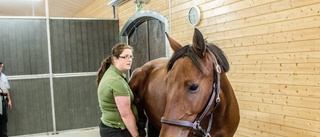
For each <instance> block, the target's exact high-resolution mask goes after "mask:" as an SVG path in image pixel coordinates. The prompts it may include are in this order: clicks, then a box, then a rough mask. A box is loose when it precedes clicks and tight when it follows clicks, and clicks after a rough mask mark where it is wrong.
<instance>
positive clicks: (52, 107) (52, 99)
mask: <svg viewBox="0 0 320 137" xmlns="http://www.w3.org/2000/svg"><path fill="white" fill-rule="evenodd" d="M48 2H49V0H45V5H46V26H47V40H48V59H49V79H50V94H51V109H52V124H53V133H52V134H56V133H57V129H56V115H55V107H54V94H53V74H52V59H51V40H50V26H49V25H50V23H49V21H50V19H49V3H48Z"/></svg>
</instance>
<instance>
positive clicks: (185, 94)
mask: <svg viewBox="0 0 320 137" xmlns="http://www.w3.org/2000/svg"><path fill="white" fill-rule="evenodd" d="M167 38H168V40H169V43H170V46H171V48H172V49H173V50H174V54H173V56H172V58H171V59H170V60H169V63H168V66H167V75H166V77H165V83H166V86H167V87H166V88H167V92H166V107H165V113H164V116H163V118H162V119H161V121H162V127H161V132H160V136H166V137H168V136H187V135H188V133H189V130H190V129H191V128H194V129H196V128H198V127H197V126H199V125H197V123H195V121H197V120H200V121H201V120H202V118H203V117H204V115H208V114H209V113H210V112H212V111H213V108H214V105H215V104H216V103H215V101H211V102H210V101H209V100H215V99H216V98H218V95H219V89H220V88H219V86H220V82H219V73H220V68H219V64H220V65H221V66H222V71H224V72H226V71H228V69H229V64H228V62H227V60H226V57H225V56H224V54H223V52H222V51H221V50H220V49H219V48H218V47H217V46H215V45H213V44H210V43H207V42H206V41H205V39H204V38H203V35H202V34H201V32H200V31H199V30H198V29H195V32H194V36H193V41H192V45H186V46H181V45H180V44H179V43H178V42H176V41H175V40H173V39H172V38H170V37H169V36H168V35H167ZM213 85H215V86H216V87H217V86H218V88H217V90H216V89H215V88H213V87H214V86H213ZM215 91H218V92H215ZM212 97H213V98H212ZM207 104H212V105H210V106H209V107H207V106H208V105H207ZM202 113H204V114H202ZM201 117H202V118H201ZM200 121H199V122H200ZM200 130H201V129H200Z"/></svg>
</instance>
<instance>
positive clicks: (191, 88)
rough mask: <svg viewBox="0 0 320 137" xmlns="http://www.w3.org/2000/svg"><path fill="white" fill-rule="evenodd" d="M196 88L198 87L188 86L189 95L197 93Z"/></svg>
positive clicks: (195, 85)
mask: <svg viewBox="0 0 320 137" xmlns="http://www.w3.org/2000/svg"><path fill="white" fill-rule="evenodd" d="M198 87H199V85H197V84H192V85H190V86H189V92H190V93H195V92H196V91H197V89H198Z"/></svg>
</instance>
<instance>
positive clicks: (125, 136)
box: [99, 122, 131, 137]
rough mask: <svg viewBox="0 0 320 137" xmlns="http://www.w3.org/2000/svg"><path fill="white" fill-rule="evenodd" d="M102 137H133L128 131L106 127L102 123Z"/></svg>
mask: <svg viewBox="0 0 320 137" xmlns="http://www.w3.org/2000/svg"><path fill="white" fill-rule="evenodd" d="M99 129H100V136H101V137H131V134H130V132H129V131H128V130H127V129H124V130H122V129H119V128H112V127H108V126H106V125H104V124H103V123H102V122H101V123H100V125H99Z"/></svg>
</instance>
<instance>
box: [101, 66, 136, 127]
mask: <svg viewBox="0 0 320 137" xmlns="http://www.w3.org/2000/svg"><path fill="white" fill-rule="evenodd" d="M123 77H125V74H123V73H122V72H120V71H119V70H118V69H117V68H116V67H115V66H113V65H111V66H110V67H109V68H108V70H107V71H106V72H105V73H104V75H103V77H102V79H101V81H100V84H99V86H98V99H99V106H100V110H101V112H102V116H101V118H100V119H101V121H102V123H103V124H105V125H107V126H109V127H113V128H121V129H125V128H126V126H125V124H124V122H123V120H122V118H121V116H120V113H119V111H118V108H117V105H116V102H115V100H114V97H115V96H130V99H131V109H132V112H133V114H134V115H135V117H136V120H137V118H138V111H137V108H136V106H135V105H134V104H133V99H134V95H133V93H132V91H131V89H130V87H129V85H128V83H127V82H126V80H125V79H124V78H123Z"/></svg>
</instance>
